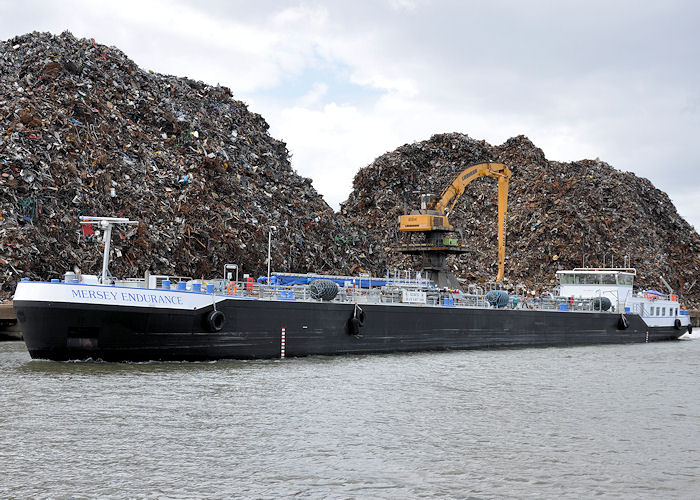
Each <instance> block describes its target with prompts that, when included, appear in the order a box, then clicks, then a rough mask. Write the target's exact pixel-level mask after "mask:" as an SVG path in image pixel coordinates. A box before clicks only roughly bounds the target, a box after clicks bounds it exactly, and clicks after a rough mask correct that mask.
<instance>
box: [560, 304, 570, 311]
mask: <svg viewBox="0 0 700 500" xmlns="http://www.w3.org/2000/svg"><path fill="white" fill-rule="evenodd" d="M559 310H560V311H568V310H569V304H559Z"/></svg>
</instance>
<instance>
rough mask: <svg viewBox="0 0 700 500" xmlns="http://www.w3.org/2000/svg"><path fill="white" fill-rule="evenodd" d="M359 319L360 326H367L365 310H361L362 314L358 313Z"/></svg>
mask: <svg viewBox="0 0 700 500" xmlns="http://www.w3.org/2000/svg"><path fill="white" fill-rule="evenodd" d="M357 319H359V320H360V326H365V312H364V311H360V314H358V315H357Z"/></svg>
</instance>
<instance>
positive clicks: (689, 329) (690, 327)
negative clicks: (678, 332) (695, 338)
mask: <svg viewBox="0 0 700 500" xmlns="http://www.w3.org/2000/svg"><path fill="white" fill-rule="evenodd" d="M692 333H693V325H688V335H691V334H692Z"/></svg>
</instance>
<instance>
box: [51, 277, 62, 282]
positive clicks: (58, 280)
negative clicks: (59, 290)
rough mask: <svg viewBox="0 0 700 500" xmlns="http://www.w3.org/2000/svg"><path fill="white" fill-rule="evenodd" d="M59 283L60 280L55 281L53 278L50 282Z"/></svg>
mask: <svg viewBox="0 0 700 500" xmlns="http://www.w3.org/2000/svg"><path fill="white" fill-rule="evenodd" d="M60 282H61V280H58V279H56V278H54V279H52V280H51V283H60Z"/></svg>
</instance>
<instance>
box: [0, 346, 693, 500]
mask: <svg viewBox="0 0 700 500" xmlns="http://www.w3.org/2000/svg"><path fill="white" fill-rule="evenodd" d="M699 375H700V341H697V340H689V341H678V342H665V343H654V344H638V345H623V346H592V347H575V348H548V349H517V350H516V349H513V350H496V351H462V352H443V353H420V354H400V355H377V356H370V355H368V356H347V357H310V358H302V359H287V360H283V361H255V362H250V361H249V362H240V361H224V362H221V361H220V362H215V363H144V364H113V363H86V362H80V363H57V362H48V361H31V360H30V358H29V355H28V354H27V352H26V350H25V349H24V344H22V343H21V342H6V343H0V381H1V384H0V391H1V393H0V471H2V472H1V473H0V497H2V498H29V497H52V498H96V497H100V498H107V497H114V498H124V497H131V498H133V497H136V498H140V497H159V498H160V497H176V498H189V497H195V498H204V497H216V498H221V497H254V498H268V497H269V498H273V497H274V498H278V497H282V496H292V495H299V496H303V497H312V498H358V497H359V498H367V497H371V498H411V497H423V496H429V497H439V498H524V497H534V496H539V497H546V498H582V497H593V496H601V497H604V498H606V497H625V498H698V497H700V386H698V376H699Z"/></svg>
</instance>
